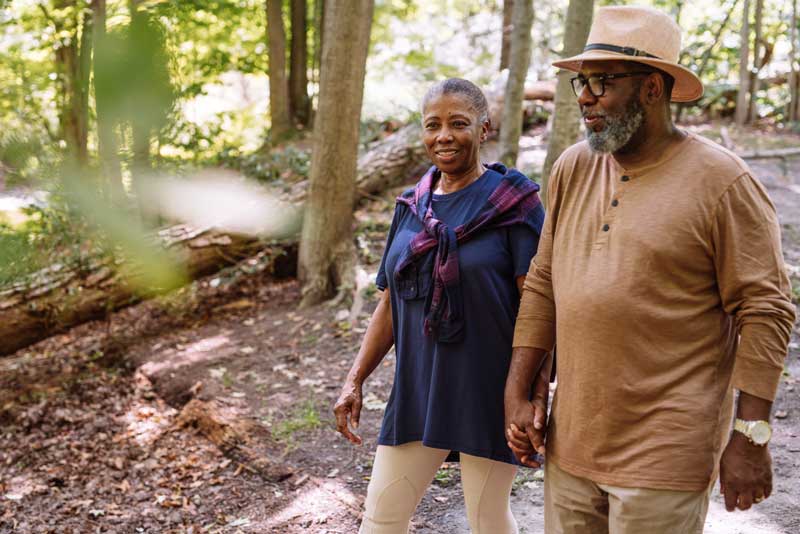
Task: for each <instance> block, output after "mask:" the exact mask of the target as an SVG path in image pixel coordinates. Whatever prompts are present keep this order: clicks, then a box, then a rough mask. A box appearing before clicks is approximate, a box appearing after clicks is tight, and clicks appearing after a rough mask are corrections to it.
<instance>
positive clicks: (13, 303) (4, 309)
mask: <svg viewBox="0 0 800 534" xmlns="http://www.w3.org/2000/svg"><path fill="white" fill-rule="evenodd" d="M157 239H159V240H160V242H161V244H162V245H163V246H164V247H165V248H166V249H169V250H170V251H172V252H173V253H175V254H176V255H177V256H178V258H179V259H181V260H182V263H183V264H184V266H185V267H186V270H187V272H188V274H189V276H190V277H192V278H197V277H200V276H204V275H207V274H211V273H213V272H216V271H217V270H219V268H220V267H222V266H225V265H229V264H231V263H234V262H235V261H238V260H239V259H242V258H246V257H248V256H251V255H252V254H255V253H256V252H258V251H260V250H262V249H264V243H263V242H260V241H259V240H258V239H255V238H247V237H240V236H234V235H230V234H225V233H219V232H215V231H212V230H194V229H192V228H190V227H188V226H185V225H178V226H173V227H171V228H167V229H165V230H162V231H160V232H158V234H157ZM265 250H266V251H267V253H268V254H270V253H272V254H274V257H275V261H278V263H274V264H273V266H272V268H279V269H283V270H284V271H287V270H289V271H291V266H292V265H293V264H294V261H293V260H292V258H291V255H292V254H293V253H295V254H296V247H295V246H294V245H292V244H291V243H288V244H284V245H272V246H267V248H266V249H265ZM287 254H289V255H290V257H289V261H288V262H287V261H286V258H284V256H285V255H287ZM287 263H288V266H287V265H286V264H287ZM168 289H172V288H164V289H163V290H168ZM145 296H147V295H142V294H141V293H137V292H136V291H135V289H134V287H133V286H132V285H131V284H130V283H129V282H128V281H127V280H126V279H124V278H122V277H121V275H120V274H119V273H118V270H117V264H116V263H115V262H114V261H113V260H109V259H107V258H96V259H94V260H91V261H89V264H88V266H87V267H83V268H81V269H79V268H74V269H70V268H65V267H63V266H60V265H53V266H51V267H49V268H47V269H44V270H42V271H39V272H38V273H36V274H35V275H34V276H33V277H31V278H30V280H29V281H26V282H25V283H20V284H18V285H16V286H13V287H10V288H8V289H5V290H3V291H0V355H3V354H10V353H11V352H14V351H16V350H18V349H20V348H23V347H26V346H28V345H30V344H32V343H35V342H37V341H40V340H42V339H44V338H46V337H49V336H51V335H53V334H55V333H57V332H60V331H63V330H65V329H67V328H69V327H72V326H75V325H78V324H81V323H84V322H86V321H90V320H93V319H98V318H102V317H104V316H105V315H106V314H107V313H109V312H111V311H114V310H116V309H119V308H122V307H125V306H128V305H130V304H134V303H136V302H138V301H140V300H141V299H142V298H143V297H145Z"/></svg>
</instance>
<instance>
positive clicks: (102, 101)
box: [91, 0, 125, 205]
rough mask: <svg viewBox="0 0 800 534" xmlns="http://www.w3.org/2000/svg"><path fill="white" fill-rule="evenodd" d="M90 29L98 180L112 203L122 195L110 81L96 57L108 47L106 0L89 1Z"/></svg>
mask: <svg viewBox="0 0 800 534" xmlns="http://www.w3.org/2000/svg"><path fill="white" fill-rule="evenodd" d="M91 6H92V14H93V17H94V18H93V21H92V29H93V31H94V39H93V41H94V61H93V63H92V65H93V71H94V102H95V115H96V117H97V149H98V153H99V155H100V179H101V184H102V187H103V189H104V190H105V191H104V192H105V196H106V197H107V198H109V199H110V200H111V201H112V202H113V203H114V204H116V205H121V204H122V199H123V198H124V197H125V191H124V188H123V185H122V172H121V170H120V166H119V165H120V164H119V157H118V154H117V138H116V135H115V133H114V123H115V121H114V118H113V117H112V115H111V114H112V107H113V105H114V102H113V98H114V95H113V89H112V87H113V84H114V80H111V79H109V78H110V77H109V75H108V74H107V73H106V69H108V67H109V66H110V65H109V64H108V60H101V59H99V56H101V55H103V54H106V53H107V52H108V51H107V50H106V47H107V46H108V43H107V40H106V0H92V4H91Z"/></svg>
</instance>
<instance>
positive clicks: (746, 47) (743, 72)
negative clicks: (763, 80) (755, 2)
mask: <svg viewBox="0 0 800 534" xmlns="http://www.w3.org/2000/svg"><path fill="white" fill-rule="evenodd" d="M740 35H741V38H740V40H739V41H740V44H739V46H740V51H739V54H740V55H739V95H738V96H737V98H736V115H735V121H736V124H738V125H739V126H743V125H744V124H745V123H746V122H747V112H748V110H749V105H748V99H747V94H748V91H749V90H750V70H749V68H750V0H744V6H743V7H742V28H741V33H740Z"/></svg>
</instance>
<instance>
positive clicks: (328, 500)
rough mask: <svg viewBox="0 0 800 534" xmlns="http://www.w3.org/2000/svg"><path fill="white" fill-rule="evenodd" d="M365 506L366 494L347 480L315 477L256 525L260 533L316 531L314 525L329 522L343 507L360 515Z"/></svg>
mask: <svg viewBox="0 0 800 534" xmlns="http://www.w3.org/2000/svg"><path fill="white" fill-rule="evenodd" d="M276 497H280V496H279V495H276ZM362 505H363V497H360V496H357V495H355V494H354V493H353V492H352V491H351V490H350V489H349V488H348V487H347V486H346V485H344V484H343V483H341V482H339V481H337V480H325V479H323V480H317V479H312V480H309V481H308V482H306V483H305V485H303V486H301V488H300V489H299V490H297V493H296V495H295V496H294V497H293V498H292V499H291V501H289V502H288V503H287V505H286V506H285V507H283V508H281V509H279V510H277V511H276V512H275V513H274V514H273V515H271V516H270V517H268V518H267V519H266V520H264V521H263V522H260V523H259V524H258V525H255V524H254V525H252V526H253V527H258V528H256V529H255V531H259V532H281V531H289V529H290V528H291V526H299V527H301V528H305V529H309V531H312V530H313V529H314V528H315V527H312V525H315V526H316V528H320V525H324V524H327V522H328V520H329V519H332V518H334V517H335V518H339V517H340V516H341V511H342V509H343V508H348V509H350V511H351V512H352V513H353V514H358V513H359V512H360V510H361V508H362ZM330 527H331V528H334V529H336V528H337V527H339V528H341V525H335V524H333V525H330ZM259 529H261V530H259ZM281 529H283V530H281ZM298 532H299V530H298Z"/></svg>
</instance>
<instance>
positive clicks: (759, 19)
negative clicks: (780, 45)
mask: <svg viewBox="0 0 800 534" xmlns="http://www.w3.org/2000/svg"><path fill="white" fill-rule="evenodd" d="M763 11H764V0H756V16H755V20H754V21H753V24H754V26H755V37H754V38H753V71H752V72H751V74H750V109H749V110H748V113H747V120H748V121H754V120H756V119H758V108H757V106H756V105H757V103H758V90H759V86H760V84H761V81H760V80H759V79H758V75H759V74H760V72H761V69H762V68H763V67H764V58H765V57H766V56H764V55H762V53H761V50H762V48H763V47H762V44H763V36H762V33H763Z"/></svg>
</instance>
